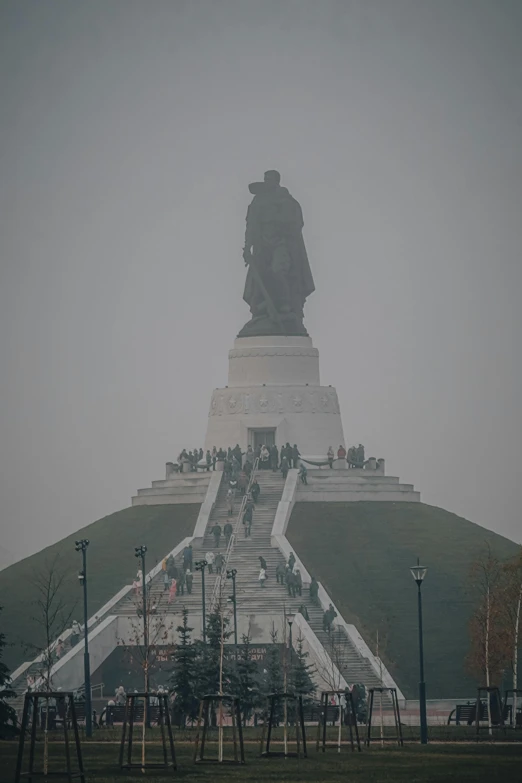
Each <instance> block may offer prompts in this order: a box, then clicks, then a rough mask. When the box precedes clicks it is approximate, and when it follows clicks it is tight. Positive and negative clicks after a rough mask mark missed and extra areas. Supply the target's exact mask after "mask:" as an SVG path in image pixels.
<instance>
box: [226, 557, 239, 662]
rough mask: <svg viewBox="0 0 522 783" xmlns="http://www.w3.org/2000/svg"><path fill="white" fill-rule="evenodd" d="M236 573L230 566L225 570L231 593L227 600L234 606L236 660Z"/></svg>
mask: <svg viewBox="0 0 522 783" xmlns="http://www.w3.org/2000/svg"><path fill="white" fill-rule="evenodd" d="M236 575H237V569H235V568H231V569H230V571H227V579H232V595H231V596H230V597H229V599H228V600H229V601H232V605H233V607H234V646H235V652H236V661H237V604H236Z"/></svg>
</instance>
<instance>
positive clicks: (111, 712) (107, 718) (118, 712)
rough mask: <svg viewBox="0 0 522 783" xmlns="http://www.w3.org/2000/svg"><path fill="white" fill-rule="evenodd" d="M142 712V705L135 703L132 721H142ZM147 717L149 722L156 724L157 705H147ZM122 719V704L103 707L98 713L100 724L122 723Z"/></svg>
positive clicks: (157, 715) (157, 716) (143, 709)
mask: <svg viewBox="0 0 522 783" xmlns="http://www.w3.org/2000/svg"><path fill="white" fill-rule="evenodd" d="M144 713H145V708H144V705H143V704H136V705H135V707H134V710H133V714H132V721H133V723H143V716H144ZM129 718H130V715H129ZM149 719H150V722H151V724H156V725H158V722H159V707H158V706H157V705H151V706H150V707H149ZM124 720H125V705H124V704H117V705H115V706H114V707H104V709H103V710H102V713H101V715H100V726H114V725H115V724H118V723H123V721H124Z"/></svg>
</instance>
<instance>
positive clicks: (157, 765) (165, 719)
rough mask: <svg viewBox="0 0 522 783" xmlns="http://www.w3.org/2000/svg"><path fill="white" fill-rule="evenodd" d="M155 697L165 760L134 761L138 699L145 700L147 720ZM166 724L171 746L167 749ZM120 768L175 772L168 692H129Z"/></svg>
mask: <svg viewBox="0 0 522 783" xmlns="http://www.w3.org/2000/svg"><path fill="white" fill-rule="evenodd" d="M151 696H152V697H155V698H157V699H158V704H159V717H158V723H159V725H160V727H161V742H162V750H163V761H162V762H161V761H155V762H154V761H152V762H133V761H132V744H133V731H134V725H135V724H134V717H135V712H136V706H137V705H136V699H143V700H144V710H143V720H144V721H147V712H148V706H149V704H150V698H151ZM127 726H128V727H129V736H128V739H127ZM165 726H166V727H167V737H168V741H169V746H168V749H167V737H166V736H165ZM126 742H127V761H126V762H124V757H125V743H126ZM120 769H127V770H131V769H141V770H145V769H165V770H168V769H171V770H172V772H173V773H174V772H175V771H176V769H177V767H176V751H175V749H174V737H173V736H172V724H171V721H170V713H169V700H168V695H167V694H166V693H154V692H153V691H152V692H151V691H148V692H145V691H141V692H139V693H138V692H135V693H128V694H127V701H126V702H125V717H124V719H123V726H122V730H121V742H120Z"/></svg>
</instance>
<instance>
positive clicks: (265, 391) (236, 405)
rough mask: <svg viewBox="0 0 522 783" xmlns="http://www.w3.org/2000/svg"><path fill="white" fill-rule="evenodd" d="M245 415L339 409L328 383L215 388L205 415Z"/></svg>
mask: <svg viewBox="0 0 522 783" xmlns="http://www.w3.org/2000/svg"><path fill="white" fill-rule="evenodd" d="M236 413H237V414H241V415H243V416H248V415H250V414H252V415H257V414H259V413H276V414H287V413H333V414H336V415H338V414H339V413H340V409H339V401H338V399H337V392H336V391H335V389H334V388H333V387H331V386H328V387H326V386H312V387H308V386H296V387H284V388H283V389H282V388H278V387H272V388H266V387H262V388H260V389H259V388H258V389H248V391H246V390H245V391H242V390H241V389H237V388H235V389H215V390H214V392H213V393H212V400H211V402H210V412H209V416H230V415H233V414H236Z"/></svg>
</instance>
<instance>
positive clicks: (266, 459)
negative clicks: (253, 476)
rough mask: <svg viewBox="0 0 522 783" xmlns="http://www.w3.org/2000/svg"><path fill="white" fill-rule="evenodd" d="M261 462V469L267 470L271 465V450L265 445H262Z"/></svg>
mask: <svg viewBox="0 0 522 783" xmlns="http://www.w3.org/2000/svg"><path fill="white" fill-rule="evenodd" d="M259 462H260V467H261V470H267V469H268V468H269V467H270V452H269V451H268V449H267V447H266V446H265V445H263V446H261V454H260V456H259Z"/></svg>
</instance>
